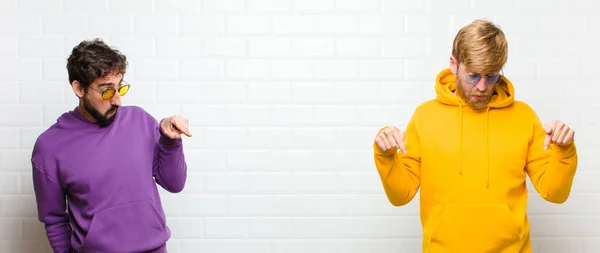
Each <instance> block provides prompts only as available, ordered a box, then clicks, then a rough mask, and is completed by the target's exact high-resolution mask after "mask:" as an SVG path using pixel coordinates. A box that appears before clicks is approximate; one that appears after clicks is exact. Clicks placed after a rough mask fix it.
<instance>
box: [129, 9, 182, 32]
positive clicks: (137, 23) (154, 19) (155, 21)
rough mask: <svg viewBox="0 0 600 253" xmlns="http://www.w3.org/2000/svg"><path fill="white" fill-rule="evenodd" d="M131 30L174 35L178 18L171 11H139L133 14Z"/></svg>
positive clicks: (177, 28) (177, 30)
mask: <svg viewBox="0 0 600 253" xmlns="http://www.w3.org/2000/svg"><path fill="white" fill-rule="evenodd" d="M144 2H145V1H144ZM133 31H134V32H135V33H139V34H153V35H157V34H158V35H175V34H177V33H178V32H179V19H178V17H177V15H176V14H171V13H166V14H145V13H141V14H139V15H135V16H133Z"/></svg>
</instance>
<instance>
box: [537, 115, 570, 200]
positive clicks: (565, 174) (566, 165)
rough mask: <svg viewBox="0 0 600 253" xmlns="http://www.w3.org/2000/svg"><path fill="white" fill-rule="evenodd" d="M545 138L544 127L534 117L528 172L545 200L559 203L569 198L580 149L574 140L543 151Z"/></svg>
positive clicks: (553, 145)
mask: <svg viewBox="0 0 600 253" xmlns="http://www.w3.org/2000/svg"><path fill="white" fill-rule="evenodd" d="M545 138H546V133H545V132H544V129H543V126H542V124H541V122H540V120H539V118H538V117H537V116H535V122H534V125H533V138H532V141H531V143H530V145H529V151H528V154H527V164H526V166H525V171H527V174H528V175H529V178H530V179H531V182H532V183H533V186H534V187H535V189H536V190H537V192H538V193H539V194H540V195H541V196H542V197H543V198H544V199H545V200H547V201H549V202H552V203H558V204H560V203H563V202H565V201H567V198H569V195H570V193H571V185H572V183H573V178H574V176H575V171H576V169H577V150H576V148H575V143H574V142H573V141H571V142H570V143H568V144H566V145H562V146H558V145H556V144H550V146H549V147H548V150H544V140H545Z"/></svg>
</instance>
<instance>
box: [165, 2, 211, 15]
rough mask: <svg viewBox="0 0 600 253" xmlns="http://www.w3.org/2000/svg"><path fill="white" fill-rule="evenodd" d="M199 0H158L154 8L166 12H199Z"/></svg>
mask: <svg viewBox="0 0 600 253" xmlns="http://www.w3.org/2000/svg"><path fill="white" fill-rule="evenodd" d="M200 2H201V1H199V0H184V1H177V2H172V1H169V0H156V2H155V3H154V8H155V9H156V11H157V12H159V13H160V12H166V13H176V14H179V13H186V12H188V13H194V12H199V11H200V10H201V9H200Z"/></svg>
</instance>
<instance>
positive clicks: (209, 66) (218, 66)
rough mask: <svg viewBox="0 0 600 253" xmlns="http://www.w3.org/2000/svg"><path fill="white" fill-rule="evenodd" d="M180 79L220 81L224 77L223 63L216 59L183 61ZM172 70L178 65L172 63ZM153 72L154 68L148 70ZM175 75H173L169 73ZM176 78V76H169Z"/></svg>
mask: <svg viewBox="0 0 600 253" xmlns="http://www.w3.org/2000/svg"><path fill="white" fill-rule="evenodd" d="M179 64H181V66H180V67H179V78H180V79H182V80H197V79H205V78H206V79H219V78H221V77H222V76H223V61H222V60H216V59H214V60H213V59H183V60H180V61H179ZM169 66H170V69H169V70H172V69H175V68H177V65H176V64H173V63H171V65H169ZM148 70H153V68H148ZM169 74H171V75H173V73H172V72H171V73H169ZM169 77H170V78H174V77H176V76H174V75H173V76H172V77H171V76H169Z"/></svg>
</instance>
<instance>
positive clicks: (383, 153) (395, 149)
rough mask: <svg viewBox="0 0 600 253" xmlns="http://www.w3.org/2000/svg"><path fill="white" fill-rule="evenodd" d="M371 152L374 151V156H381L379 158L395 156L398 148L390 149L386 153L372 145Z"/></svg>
mask: <svg viewBox="0 0 600 253" xmlns="http://www.w3.org/2000/svg"><path fill="white" fill-rule="evenodd" d="M373 150H374V151H375V154H376V155H381V156H388V155H391V154H395V153H397V152H398V148H395V147H394V148H390V149H389V150H387V151H383V150H381V149H380V148H379V146H377V143H373Z"/></svg>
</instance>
